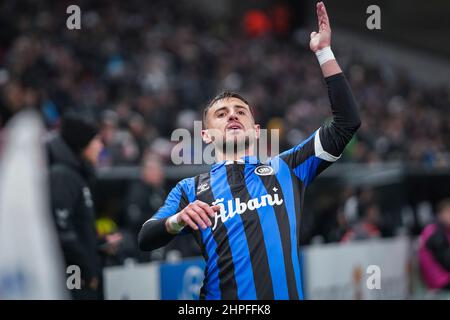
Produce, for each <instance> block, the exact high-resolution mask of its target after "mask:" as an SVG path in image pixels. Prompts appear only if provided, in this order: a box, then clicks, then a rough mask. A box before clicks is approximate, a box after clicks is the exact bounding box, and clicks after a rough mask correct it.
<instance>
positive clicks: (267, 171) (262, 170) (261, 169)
mask: <svg viewBox="0 0 450 320" xmlns="http://www.w3.org/2000/svg"><path fill="white" fill-rule="evenodd" d="M255 173H256V174H257V175H258V176H271V175H273V173H274V170H273V168H272V167H271V166H267V165H262V166H258V167H256V169H255Z"/></svg>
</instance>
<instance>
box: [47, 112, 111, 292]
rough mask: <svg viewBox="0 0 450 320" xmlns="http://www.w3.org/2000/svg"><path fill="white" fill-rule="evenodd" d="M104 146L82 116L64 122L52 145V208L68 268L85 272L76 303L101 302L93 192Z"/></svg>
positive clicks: (88, 122) (50, 145) (93, 126)
mask: <svg viewBox="0 0 450 320" xmlns="http://www.w3.org/2000/svg"><path fill="white" fill-rule="evenodd" d="M102 147H103V144H102V142H101V140H100V138H99V136H98V130H97V127H96V125H95V124H94V123H93V122H91V121H89V120H87V119H84V118H82V117H80V116H76V115H70V116H66V117H65V118H64V119H63V120H62V124H61V133H60V135H59V136H56V137H54V138H53V139H51V140H50V141H49V142H48V151H49V158H50V159H49V160H50V192H51V193H50V195H51V208H52V213H53V215H54V218H55V222H56V226H57V230H58V234H59V238H60V244H61V247H62V250H63V253H64V258H65V262H66V264H67V266H69V265H77V266H79V267H80V270H81V289H79V290H77V289H73V290H71V293H72V296H73V298H74V299H98V298H99V280H100V275H101V266H100V259H99V254H98V238H97V234H96V230H95V212H94V205H93V201H92V197H91V192H90V188H89V180H90V179H91V178H92V177H93V172H94V168H93V166H94V165H95V164H96V162H97V157H98V154H99V153H100V151H101V149H102Z"/></svg>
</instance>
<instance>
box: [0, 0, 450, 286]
mask: <svg viewBox="0 0 450 320" xmlns="http://www.w3.org/2000/svg"><path fill="white" fill-rule="evenodd" d="M68 5H70V3H68V2H66V1H58V2H57V3H51V2H50V1H20V2H18V1H4V2H2V3H1V4H0V129H1V128H2V127H3V126H4V125H5V124H6V122H7V121H8V119H10V118H11V117H12V115H14V114H15V113H17V112H18V111H20V110H24V109H36V110H39V112H40V114H41V115H42V119H43V120H44V122H45V125H46V127H47V128H48V130H49V132H53V131H58V129H60V126H61V119H62V116H63V115H64V114H66V113H70V112H72V113H76V114H82V115H84V116H86V117H88V118H90V119H93V120H95V122H96V123H98V124H99V131H98V133H99V137H100V139H101V141H102V144H103V145H104V148H103V149H102V151H101V153H100V156H99V161H98V166H100V167H103V168H112V167H117V166H135V167H136V168H137V167H139V168H140V169H139V176H138V177H135V178H138V179H134V180H133V179H130V180H132V181H131V182H130V181H127V186H126V187H125V189H124V193H123V194H121V195H120V198H121V200H120V204H118V205H117V208H118V209H117V210H118V211H120V213H119V215H118V216H117V217H113V216H112V215H111V214H109V215H108V214H104V212H96V216H97V219H96V221H95V224H96V225H95V227H96V232H97V235H98V236H99V237H100V239H103V242H102V243H101V249H102V257H101V259H102V261H101V265H102V266H105V265H111V264H121V263H123V262H124V260H125V259H126V258H128V257H132V258H134V259H136V260H137V261H139V262H145V261H150V260H154V259H169V260H170V259H176V258H179V257H180V256H194V255H199V254H200V252H199V251H198V250H197V246H196V245H195V244H194V243H193V242H194V240H193V239H192V238H188V239H187V240H186V239H185V238H183V239H178V240H176V241H174V242H172V243H171V244H170V245H169V246H167V247H166V248H163V249H160V250H156V251H154V252H152V253H143V252H140V251H139V250H138V249H137V234H138V232H139V230H140V228H141V226H142V224H143V222H145V221H146V220H147V219H148V218H149V215H151V214H152V213H154V212H156V210H157V209H158V208H159V207H160V206H161V205H162V203H163V201H164V199H165V197H166V195H167V191H168V184H167V177H166V176H165V175H164V166H165V165H171V164H172V163H171V161H170V155H171V152H172V149H173V147H174V145H175V143H176V142H173V141H170V136H171V133H172V132H173V130H174V129H177V128H186V129H188V130H190V131H191V132H192V131H193V130H194V121H195V120H201V110H202V108H203V106H204V105H205V104H206V103H207V101H208V100H209V99H210V98H211V97H213V96H214V95H215V94H216V93H218V92H219V91H222V90H223V89H230V90H233V91H237V92H239V93H241V94H242V95H243V96H244V97H246V98H247V99H248V100H249V101H250V102H251V104H252V105H253V106H254V107H255V109H254V110H255V116H256V118H257V121H258V122H259V123H260V124H261V126H262V128H268V129H279V130H280V139H281V141H280V150H284V149H286V148H290V147H292V146H294V145H296V144H298V143H299V142H300V141H302V140H304V139H305V138H307V137H308V136H309V135H310V134H311V133H312V132H313V131H314V130H316V129H317V128H318V127H319V126H320V125H321V124H322V123H323V122H324V121H327V119H328V120H329V119H330V108H329V99H328V95H327V91H326V88H325V84H324V81H323V79H322V75H321V72H320V68H319V66H318V63H317V61H316V58H315V56H314V54H312V53H311V52H310V50H309V45H308V43H309V31H311V30H306V29H297V30H290V29H289V28H288V26H286V25H282V27H281V29H280V28H275V27H274V28H271V27H270V25H269V24H270V23H269V21H265V20H264V19H263V20H261V15H258V14H257V13H255V12H252V13H251V14H250V15H244V14H242V15H236V16H233V17H231V18H227V19H223V20H215V19H214V18H213V17H212V16H211V17H210V16H209V15H207V14H204V13H201V12H198V11H197V10H196V8H195V6H190V5H189V4H188V2H185V1H182V2H178V1H147V2H142V1H136V0H128V1H126V2H121V1H104V2H102V1H99V2H96V3H95V4H92V3H89V2H88V1H79V5H80V7H81V13H82V20H81V27H82V28H81V30H68V29H67V28H66V19H67V17H68V14H67V13H66V8H67V6H68ZM280 10H281V9H280ZM280 10H278V11H277V12H278V14H279V15H281V16H282V17H284V16H283V12H285V11H283V10H281V11H280ZM251 19H256V22H255V21H253V22H255V23H256V24H255V25H253V26H252V22H251ZM283 21H284V20H283ZM258 26H259V27H258ZM283 26H284V27H283ZM254 27H256V29H255V28H254ZM333 50H334V52H335V54H336V56H337V58H338V60H339V63H340V65H341V66H342V68H343V69H344V72H345V73H346V76H347V78H348V80H349V81H350V83H351V86H352V88H353V93H354V95H355V98H356V100H357V102H358V105H359V107H360V112H361V120H362V126H361V128H360V129H359V131H358V133H357V135H356V137H355V138H354V139H353V141H352V142H351V143H350V144H349V145H348V147H347V149H346V151H345V153H344V155H343V157H342V160H340V161H343V162H346V161H347V162H358V163H369V164H375V163H379V162H386V161H401V162H404V163H406V164H411V165H422V166H426V167H447V168H448V167H450V154H449V152H448V150H450V148H449V147H450V140H449V139H448V137H449V136H450V108H449V106H450V90H449V88H448V87H446V85H448V84H443V85H442V86H441V87H426V86H424V85H423V84H418V83H415V82H414V81H412V79H411V78H410V77H409V75H408V73H407V72H405V71H404V70H398V69H396V68H395V67H394V66H391V65H387V64H380V65H374V64H370V63H368V62H367V61H365V60H364V58H363V56H362V53H361V52H350V51H348V50H347V48H339V47H336V48H334V49H333ZM91 138H92V137H91V136H90V137H89V139H91ZM87 142H88V140H86V144H87ZM0 147H1V130H0ZM83 147H85V146H84V145H83ZM191 152H192V151H191ZM94 195H95V194H94ZM330 195H331V196H332V197H334V199H332V201H328V200H329V199H328V200H327V198H326V197H327V195H326V196H325V198H323V197H322V198H319V197H317V199H316V201H315V203H316V204H317V203H319V204H320V205H322V207H321V208H314V207H312V208H307V211H309V212H315V211H316V212H319V214H318V215H317V217H318V218H317V219H316V218H314V221H313V222H309V221H308V218H307V217H305V223H304V224H305V225H306V227H305V232H304V233H302V236H304V238H305V239H303V243H310V242H311V239H312V242H313V243H314V242H315V241H317V242H348V241H353V240H361V239H368V238H374V237H381V236H390V235H397V234H401V233H402V227H403V228H406V229H407V230H406V233H415V234H418V232H420V230H421V229H422V228H423V227H424V226H425V225H427V224H429V223H431V222H432V221H433V212H432V211H433V210H432V205H431V204H430V203H429V202H424V203H421V204H419V207H418V208H410V207H408V205H404V206H403V207H401V208H400V207H399V208H397V209H398V212H400V214H396V215H391V214H390V212H389V210H386V209H385V208H383V207H382V205H381V203H383V201H381V200H380V197H379V195H378V194H377V193H376V192H375V191H374V190H373V189H371V188H353V187H347V188H342V190H340V191H339V192H338V193H337V194H336V193H330V194H328V197H330ZM97 199H98V198H97ZM384 202H389V201H386V200H384ZM313 206H314V205H313ZM448 207H449V206H448V204H447V207H446V208H445V210H446V214H447V215H448V213H447V212H449V211H448ZM336 208H337V209H336ZM97 211H101V210H97ZM104 211H106V212H108V209H106V210H104ZM109 211H111V210H109ZM398 212H397V213H398ZM109 213H110V212H109ZM414 215H420V217H419V218H420V219H418V218H417V217H413V216H414ZM311 216H312V215H311ZM394 216H395V217H396V219H400V220H398V221H393V220H392V219H394V218H392V217H394ZM60 220H61V219H60ZM418 220H420V221H419V222H417V221H418ZM447 220H448V219H447ZM411 221H413V222H411ZM414 221H415V222H414ZM89 223H90V222H89ZM92 224H93V223H92ZM308 224H309V227H308ZM414 224H416V225H417V224H419V227H418V228H419V229H418V230H419V231H418V230H415V231H414V228H415V227H416V226H415V225H414ZM320 228H321V229H320ZM306 229H308V230H306ZM315 235H320V236H319V237H317V236H316V237H314V236H315ZM428 236H429V235H428ZM108 237H109V238H108ZM112 237H115V238H112ZM433 239H434V238H433ZM438 240H439V239H438ZM92 242H95V241H94V240H93V241H92ZM117 243H120V246H119V245H118V244H117ZM449 243H450V240H449ZM438 244H439V243H438ZM445 244H446V245H447V247H446V248H445V250H447V251H448V250H449V248H448V247H449V246H450V245H448V244H447V243H446V242H445ZM92 246H93V248H94V250H95V249H96V245H92ZM119 247H120V249H119ZM430 248H431V247H430ZM433 248H434V247H433ZM430 250H431V249H430ZM447 262H448V261H447ZM449 277H450V276H449ZM93 279H94V280H96V281H97V280H98V279H96V277H93ZM93 286H94V287H96V288H97V287H98V284H97V283H94V284H93Z"/></svg>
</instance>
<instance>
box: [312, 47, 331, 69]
mask: <svg viewBox="0 0 450 320" xmlns="http://www.w3.org/2000/svg"><path fill="white" fill-rule="evenodd" d="M316 57H317V60H319V64H320V65H323V64H324V63H325V62H327V61H330V60H334V54H333V51H331V47H330V46H328V47H325V48H323V49H320V50H317V51H316Z"/></svg>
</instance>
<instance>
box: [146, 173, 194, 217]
mask: <svg viewBox="0 0 450 320" xmlns="http://www.w3.org/2000/svg"><path fill="white" fill-rule="evenodd" d="M188 204H189V200H188V195H187V192H186V191H185V187H184V183H183V181H180V182H179V183H177V185H176V186H175V187H174V188H173V189H172V190H171V191H170V193H169V195H168V196H167V198H166V201H165V202H164V205H163V206H162V207H161V208H159V210H158V211H157V212H156V213H155V214H154V215H153V216H152V217H151V219H150V220H160V219H164V218H168V217H170V216H172V215H174V214H176V213H177V212H180V211H181V210H183V209H184V208H185V207H186V206H187V205H188Z"/></svg>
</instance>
